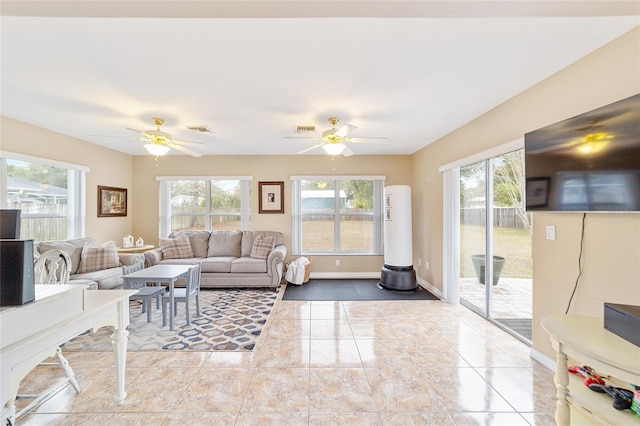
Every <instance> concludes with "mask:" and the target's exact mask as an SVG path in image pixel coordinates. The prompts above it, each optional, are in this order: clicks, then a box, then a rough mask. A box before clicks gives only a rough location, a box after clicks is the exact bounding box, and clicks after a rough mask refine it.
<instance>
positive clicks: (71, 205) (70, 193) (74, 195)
mask: <svg viewBox="0 0 640 426" xmlns="http://www.w3.org/2000/svg"><path fill="white" fill-rule="evenodd" d="M7 160H16V161H25V162H29V163H39V164H44V165H46V166H53V167H58V168H60V169H66V170H67V216H66V218H67V236H66V239H70V238H82V237H84V233H85V221H86V216H87V215H86V204H87V203H86V187H87V184H86V179H87V176H86V175H87V173H89V172H90V171H91V169H90V168H89V167H88V166H83V165H79V164H73V163H66V162H63V161H57V160H50V159H48V158H41V157H34V156H31V155H25V154H19V153H16V152H10V151H0V208H7V200H8V194H7V192H8V188H7ZM23 217H24V218H32V217H54V216H49V215H29V214H24V215H23ZM55 217H57V216H55Z"/></svg>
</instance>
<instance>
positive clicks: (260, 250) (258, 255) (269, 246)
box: [251, 235, 276, 259]
mask: <svg viewBox="0 0 640 426" xmlns="http://www.w3.org/2000/svg"><path fill="white" fill-rule="evenodd" d="M275 243H276V240H275V238H273V237H263V236H262V235H258V236H257V237H256V239H255V240H253V247H251V257H253V258H254V259H266V258H268V257H269V253H271V250H273V247H275Z"/></svg>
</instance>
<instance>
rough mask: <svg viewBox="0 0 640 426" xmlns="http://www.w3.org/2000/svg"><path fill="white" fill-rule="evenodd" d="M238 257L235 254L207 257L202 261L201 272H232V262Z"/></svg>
mask: <svg viewBox="0 0 640 426" xmlns="http://www.w3.org/2000/svg"><path fill="white" fill-rule="evenodd" d="M236 259H237V257H233V256H218V257H207V258H206V259H202V262H201V263H200V272H202V273H205V272H227V273H228V272H231V262H233V261H234V260H236Z"/></svg>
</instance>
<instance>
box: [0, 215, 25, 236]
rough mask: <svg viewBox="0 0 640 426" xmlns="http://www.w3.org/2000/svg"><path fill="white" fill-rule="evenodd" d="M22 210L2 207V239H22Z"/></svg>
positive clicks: (0, 221)
mask: <svg viewBox="0 0 640 426" xmlns="http://www.w3.org/2000/svg"><path fill="white" fill-rule="evenodd" d="M21 213H22V211H21V210H16V209H0V239H4V240H19V239H20V214H21Z"/></svg>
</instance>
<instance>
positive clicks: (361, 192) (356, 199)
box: [341, 180, 373, 209]
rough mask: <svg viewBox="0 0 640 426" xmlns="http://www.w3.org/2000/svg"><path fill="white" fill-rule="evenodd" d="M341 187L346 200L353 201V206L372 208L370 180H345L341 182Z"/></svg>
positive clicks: (371, 185) (371, 184) (371, 183)
mask: <svg viewBox="0 0 640 426" xmlns="http://www.w3.org/2000/svg"><path fill="white" fill-rule="evenodd" d="M341 188H342V190H343V191H344V192H345V194H346V196H347V200H348V201H349V200H350V201H353V203H352V205H353V208H356V209H370V208H373V182H372V181H370V180H345V181H342V182H341Z"/></svg>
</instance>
